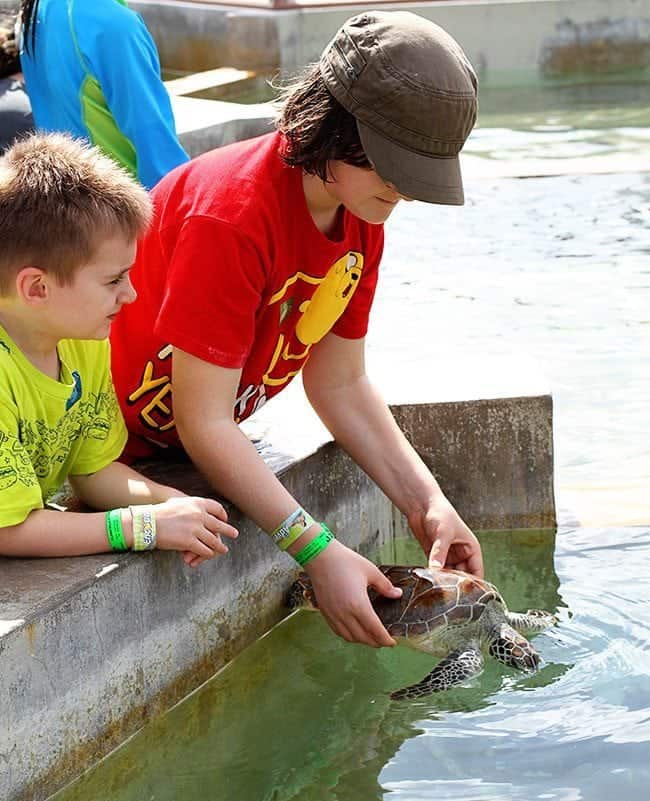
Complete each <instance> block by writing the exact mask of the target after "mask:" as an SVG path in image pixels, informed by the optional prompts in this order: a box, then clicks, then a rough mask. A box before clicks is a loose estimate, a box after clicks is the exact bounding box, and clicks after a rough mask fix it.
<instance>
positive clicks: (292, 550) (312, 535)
mask: <svg viewBox="0 0 650 801" xmlns="http://www.w3.org/2000/svg"><path fill="white" fill-rule="evenodd" d="M320 532H321V524H320V523H312V525H311V526H309V528H307V529H305V531H303V533H302V534H301V535H300V537H298V539H297V540H295V541H294V542H292V543H291V545H290V546H289V547H288V548H287V553H288V554H290V555H291V556H295V555H296V554H297V553H298V551H301V550H302V549H303V548H304V547H305V546H306V545H309V543H310V542H312V540H315V539H316V537H317V536H318V535H319V534H320Z"/></svg>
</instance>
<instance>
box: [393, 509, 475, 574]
mask: <svg viewBox="0 0 650 801" xmlns="http://www.w3.org/2000/svg"><path fill="white" fill-rule="evenodd" d="M408 522H409V526H410V527H411V530H412V531H413V533H414V534H415V536H416V537H417V539H418V541H419V543H420V545H421V546H422V550H423V551H424V552H425V553H426V554H427V556H428V557H429V567H448V568H452V569H454V570H464V571H466V572H467V573H472V574H473V575H475V576H478V577H479V578H483V556H482V555H481V546H480V544H479V541H478V540H477V539H476V537H475V536H474V534H473V533H472V531H471V530H470V529H469V527H468V526H467V525H466V524H465V523H464V522H463V520H462V518H461V517H460V515H459V514H458V512H457V511H456V510H455V509H454V507H453V506H452V505H451V504H450V503H449V501H448V500H447V499H446V498H445V497H444V495H443V496H442V498H436V499H435V500H434V501H432V502H431V504H430V505H429V507H428V508H427V509H425V510H422V511H420V512H417V513H415V514H412V515H410V516H409V518H408Z"/></svg>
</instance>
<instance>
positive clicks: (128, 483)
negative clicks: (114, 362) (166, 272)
mask: <svg viewBox="0 0 650 801" xmlns="http://www.w3.org/2000/svg"><path fill="white" fill-rule="evenodd" d="M150 219H151V204H150V201H149V198H148V195H147V193H146V192H145V190H144V189H142V188H141V187H139V186H138V185H137V184H136V183H135V181H133V180H132V179H131V178H130V177H129V176H128V175H127V174H126V173H125V172H124V171H123V170H122V169H121V168H119V167H117V166H116V165H115V164H114V163H113V162H112V161H111V160H110V159H108V158H107V157H105V156H103V155H102V154H101V153H100V152H99V151H98V150H97V149H95V148H93V147H89V146H85V145H82V144H81V143H80V142H76V141H74V140H72V139H70V138H69V137H67V136H64V135H60V134H51V135H46V136H32V137H29V138H28V139H26V140H24V141H22V142H19V143H17V144H16V145H14V146H13V147H12V148H11V149H10V150H8V151H7V152H6V153H5V155H4V156H3V157H2V158H0V242H2V248H1V249H0V554H1V555H5V556H73V555H79V554H90V553H100V552H102V551H108V550H110V549H111V548H112V549H114V550H126V549H127V548H132V549H134V550H150V549H151V548H153V547H158V548H163V549H167V550H177V551H181V552H182V553H183V558H184V559H185V561H186V563H187V564H189V565H192V566H194V565H197V564H199V563H200V562H201V561H203V560H205V559H209V558H212V557H214V556H217V555H218V554H222V553H226V552H227V550H228V549H227V548H226V546H225V545H224V543H223V542H222V540H221V537H222V536H227V537H235V536H236V535H237V532H236V530H235V529H234V528H233V527H232V526H230V525H229V524H228V523H227V516H226V512H225V510H224V509H223V507H222V506H221V504H220V503H218V502H217V501H215V500H212V499H206V498H190V497H187V496H185V495H183V493H181V492H179V491H178V490H175V489H173V488H171V487H165V486H162V485H161V484H157V483H156V482H153V481H150V480H149V479H147V478H145V477H144V476H142V475H140V474H139V473H137V472H135V471H134V470H132V469H131V468H129V467H127V466H126V465H123V464H120V463H119V462H116V461H115V460H116V459H117V458H118V456H119V455H120V453H121V452H122V449H123V447H124V444H125V442H126V436H127V435H126V428H125V425H124V421H123V419H122V416H121V412H120V409H119V406H118V403H117V400H116V397H115V392H114V389H113V384H112V379H111V373H110V352H109V344H108V341H107V336H108V333H109V330H110V326H111V323H112V321H113V320H114V318H115V316H116V315H117V313H118V312H119V310H120V308H121V307H122V306H123V305H124V304H126V303H131V302H133V300H135V297H136V294H135V291H134V289H133V286H132V284H131V281H130V278H129V272H130V269H131V264H132V263H133V261H134V258H135V248H136V241H137V239H138V237H139V236H140V235H142V234H143V233H144V232H145V231H146V229H147V226H148V225H149V222H150ZM66 478H67V479H69V482H70V484H71V486H72V488H73V490H74V491H75V494H76V495H77V496H78V497H79V498H80V499H81V500H82V501H83V502H85V503H86V504H87V505H89V506H91V507H93V508H95V509H101V510H107V511H106V512H105V513H89V514H83V513H74V512H65V513H61V512H58V511H54V510H50V509H46V508H45V506H46V503H47V501H48V500H49V499H50V498H51V497H52V495H53V494H54V493H55V492H56V491H57V490H58V489H59V488H60V486H61V485H62V484H63V482H64V480H65V479H66Z"/></svg>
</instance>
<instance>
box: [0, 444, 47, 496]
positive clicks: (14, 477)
mask: <svg viewBox="0 0 650 801" xmlns="http://www.w3.org/2000/svg"><path fill="white" fill-rule="evenodd" d="M18 482H20V483H21V484H22V485H23V486H24V487H35V486H37V485H38V481H37V479H36V476H35V475H34V468H33V467H32V463H31V461H30V459H29V456H28V455H27V454H26V453H25V449H24V448H23V447H22V445H21V444H20V442H19V441H18V440H17V439H16V437H12V436H9V434H5V433H4V432H3V431H0V490H4V489H9V487H13V485H14V484H16V483H18Z"/></svg>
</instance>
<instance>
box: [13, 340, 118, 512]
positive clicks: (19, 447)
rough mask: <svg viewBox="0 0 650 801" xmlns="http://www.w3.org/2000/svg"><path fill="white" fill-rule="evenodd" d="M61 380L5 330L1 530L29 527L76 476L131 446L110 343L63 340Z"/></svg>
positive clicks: (102, 464)
mask: <svg viewBox="0 0 650 801" xmlns="http://www.w3.org/2000/svg"><path fill="white" fill-rule="evenodd" d="M58 352H59V360H60V362H61V374H60V380H59V381H55V380H54V379H53V378H50V377H49V376H47V375H45V373H42V372H41V371H40V370H38V369H37V368H36V367H34V365H33V364H32V363H31V362H30V361H28V360H27V359H26V358H25V356H24V355H23V354H22V353H21V351H20V350H19V349H18V347H17V346H16V344H15V343H14V342H13V341H12V339H11V337H9V335H8V334H7V332H6V331H5V329H4V328H3V327H2V326H0V527H4V526H13V525H16V524H18V523H22V522H23V520H25V518H26V517H27V516H28V515H29V513H30V512H31V511H32V510H33V509H42V508H43V506H44V504H45V502H46V501H47V500H48V499H49V498H51V497H52V495H53V494H54V493H55V492H56V491H57V490H58V489H59V488H60V487H61V485H62V484H63V482H64V481H65V479H66V478H67V476H69V475H86V474H88V473H96V472H97V471H98V470H101V469H102V467H106V465H108V464H110V463H111V462H113V461H114V460H115V459H117V457H118V456H119V455H120V453H121V452H122V449H123V448H124V445H125V443H126V437H127V433H126V426H125V425H124V420H123V418H122V415H121V412H120V409H119V406H118V403H117V399H116V397H115V390H114V389H113V382H112V380H111V372H110V346H109V344H108V340H103V341H95V340H84V341H81V340H72V339H66V340H62V341H61V342H60V343H59V346H58Z"/></svg>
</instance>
